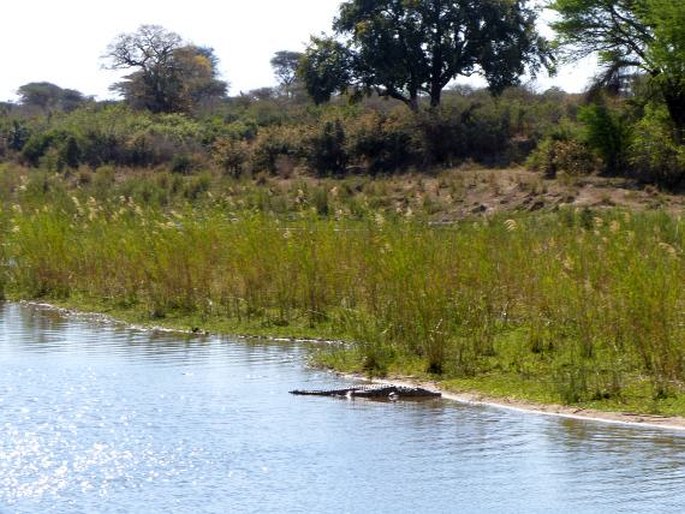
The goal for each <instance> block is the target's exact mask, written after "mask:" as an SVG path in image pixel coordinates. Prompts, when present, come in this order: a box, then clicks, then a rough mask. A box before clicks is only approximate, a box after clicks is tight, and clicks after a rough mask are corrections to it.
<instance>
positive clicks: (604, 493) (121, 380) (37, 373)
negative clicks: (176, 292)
mask: <svg viewBox="0 0 685 514" xmlns="http://www.w3.org/2000/svg"><path fill="white" fill-rule="evenodd" d="M305 351H306V348H304V347H303V346H302V345H299V344H287V345H284V344H275V343H266V342H264V341H261V342H260V341H252V342H246V341H231V340H228V339H221V338H215V337H184V336H178V335H171V334H160V333H148V332H142V331H133V330H127V329H122V328H120V327H115V326H112V325H108V324H105V323H102V322H95V321H93V320H78V319H65V318H62V317H61V316H59V315H58V314H55V313H52V312H49V311H45V310H40V309H38V310H37V309H32V308H26V307H20V306H17V305H4V306H0V365H2V373H0V428H2V436H1V437H0V512H2V513H8V514H9V513H24V512H26V513H34V512H41V513H42V512H70V513H71V512H126V513H130V512H192V511H195V512H198V513H199V512H222V513H223V512H564V511H568V510H570V509H571V508H572V509H573V510H574V511H576V512H606V511H609V512H616V511H630V512H669V511H670V512H678V511H680V510H681V508H682V505H683V504H684V503H685V493H684V492H683V491H682V487H680V485H681V484H682V483H683V480H684V479H685V468H684V464H685V462H684V460H685V457H684V456H685V452H684V450H685V437H683V436H681V435H680V434H679V433H677V432H668V431H656V430H648V429H639V428H632V427H627V426H616V425H603V424H600V423H594V422H589V421H576V420H568V419H556V418H550V417H543V416H536V415H529V414H524V413H519V412H509V411H505V410H498V409H490V408H484V407H471V406H463V405H460V404H457V403H452V402H447V401H441V400H438V401H429V402H421V403H417V402H408V403H403V402H397V403H378V402H369V401H363V400H355V401H349V400H340V399H334V398H321V397H294V396H291V395H289V394H287V391H288V390H290V389H294V388H324V387H341V386H345V385H347V384H348V382H346V381H345V380H343V379H340V378H337V377H335V376H332V375H330V374H327V373H323V372H319V371H313V370H308V369H306V368H305V366H304V358H303V357H304V353H305Z"/></svg>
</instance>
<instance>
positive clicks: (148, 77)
mask: <svg viewBox="0 0 685 514" xmlns="http://www.w3.org/2000/svg"><path fill="white" fill-rule="evenodd" d="M104 58H105V59H106V60H107V61H108V67H109V68H110V69H135V70H136V71H134V72H133V73H131V74H130V75H128V76H126V77H125V79H126V80H125V81H123V82H119V83H117V84H114V85H113V86H111V89H112V90H114V91H118V92H119V93H121V94H122V95H123V96H124V98H125V99H126V100H127V101H128V102H129V103H130V104H131V105H133V106H134V107H137V108H145V109H148V110H150V111H152V112H186V111H190V110H192V109H195V108H197V107H198V105H199V104H200V103H202V102H205V101H210V100H212V99H216V98H223V97H224V96H225V94H226V89H227V84H226V83H225V82H223V81H221V80H218V78H217V76H218V71H217V66H218V59H217V58H216V56H215V55H214V50H213V49H211V48H205V47H198V46H195V45H187V44H184V43H183V40H182V39H181V37H180V36H179V35H178V34H176V33H174V32H169V31H167V30H166V29H164V28H163V27H160V26H158V25H142V26H141V27H140V28H139V29H138V31H137V32H135V33H133V34H120V35H119V36H118V37H117V38H116V39H115V40H114V41H113V42H112V43H111V44H110V45H109V47H108V48H107V53H106V54H105V56H104Z"/></svg>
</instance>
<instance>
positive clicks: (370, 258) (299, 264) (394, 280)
mask: <svg viewBox="0 0 685 514" xmlns="http://www.w3.org/2000/svg"><path fill="white" fill-rule="evenodd" d="M499 173H500V171H498V170H482V171H481V172H480V174H478V173H476V172H469V171H464V170H452V171H451V175H450V177H451V180H452V182H450V181H449V180H447V178H445V177H442V178H437V179H436V178H430V179H424V178H421V179H419V180H415V179H416V177H411V176H408V177H405V178H404V182H403V184H404V187H405V189H396V187H398V186H400V185H401V184H402V180H401V179H400V178H399V177H392V178H389V179H384V178H379V179H374V180H370V179H368V178H365V179H363V181H364V183H365V185H363V187H362V188H361V189H360V190H359V189H357V188H355V187H352V184H351V183H350V182H346V181H339V182H336V181H330V180H327V181H320V182H317V183H316V184H317V185H316V186H314V185H312V184H313V183H309V184H310V185H306V184H305V183H304V182H303V183H301V184H300V187H299V188H298V189H297V191H296V192H294V193H293V194H294V195H295V198H293V199H291V200H292V202H291V201H290V200H289V198H290V197H289V195H290V193H291V192H293V191H292V189H293V188H294V187H295V186H294V185H293V184H291V185H290V186H286V185H285V184H281V185H282V186H283V189H281V192H280V193H279V191H278V190H277V189H273V190H272V188H271V185H270V184H265V185H260V184H259V183H250V184H248V183H238V182H236V183H234V186H235V188H234V187H233V186H231V187H227V188H226V189H224V190H223V191H226V194H224V193H222V192H221V191H222V190H217V191H215V192H214V193H212V194H211V195H210V194H209V192H208V194H207V196H206V197H204V198H202V199H196V200H194V201H193V202H190V203H178V204H177V203H173V204H170V205H168V206H165V207H162V206H161V205H148V204H145V203H140V202H139V201H136V200H135V199H134V198H133V197H130V196H123V195H119V196H116V195H105V194H104V193H103V192H100V193H101V195H100V196H97V197H96V196H91V195H90V193H93V194H95V193H96V191H94V190H90V189H88V187H87V186H80V187H78V188H76V189H69V187H71V186H70V185H69V184H66V183H64V182H60V181H59V179H58V178H55V177H51V178H50V181H49V182H47V183H36V184H33V183H32V182H31V181H32V180H34V179H35V180H39V177H38V176H36V177H34V178H31V177H27V178H26V179H25V181H26V186H25V187H24V186H22V187H24V189H22V188H17V189H13V190H12V191H11V195H10V196H8V200H7V202H8V203H5V204H3V210H2V211H0V238H1V240H0V261H1V262H2V264H3V266H2V268H0V291H1V292H2V294H4V295H5V296H6V297H7V298H13V299H22V298H24V299H36V300H38V301H45V302H48V303H52V304H58V305H62V306H65V307H67V308H76V309H78V310H82V311H94V312H101V313H105V314H108V315H110V316H112V317H113V318H116V319H122V320H124V321H126V322H128V323H131V324H134V325H148V326H149V325H152V326H165V327H169V328H181V329H184V330H186V331H188V332H190V333H202V332H204V331H209V332H212V333H224V334H247V335H254V336H271V337H286V338H298V339H316V340H318V339H327V340H335V341H351V342H354V344H351V343H350V344H346V345H327V346H326V351H321V352H317V354H316V355H315V357H314V358H315V360H316V363H317V365H319V366H321V367H325V368H330V369H335V370H338V371H342V372H354V373H361V374H364V375H367V376H375V377H378V376H412V377H415V378H416V379H418V380H436V381H439V382H440V383H441V386H442V387H443V388H444V389H445V390H450V391H478V394H480V395H484V396H486V397H492V398H512V399H515V400H517V401H523V402H531V403H533V404H542V405H547V404H561V405H571V406H573V408H576V409H586V410H587V409H593V410H597V411H612V412H623V411H627V412H636V413H645V414H649V415H662V416H663V415H667V416H683V415H685V358H684V357H683V355H684V352H683V351H682V343H681V342H682V341H683V340H685V324H683V323H682V312H685V291H683V289H682V288H681V287H679V284H682V283H683V282H684V281H685V251H684V249H685V222H683V220H682V219H681V218H680V216H679V215H678V212H679V205H680V204H679V203H678V201H680V200H674V201H673V202H671V201H670V200H669V199H668V198H665V197H662V196H654V197H652V196H649V195H650V194H651V193H650V192H649V191H647V190H644V191H639V192H635V193H634V195H630V194H629V191H626V190H623V191H621V190H620V189H611V186H610V185H611V182H605V183H604V185H603V187H604V188H606V190H607V191H609V192H607V193H606V194H601V195H599V199H598V201H601V202H600V203H601V205H594V204H593V205H594V206H592V207H591V206H588V205H587V204H586V205H584V206H582V207H581V205H582V204H580V203H577V202H579V200H578V197H575V198H576V200H573V198H572V196H571V195H570V194H566V195H563V198H566V200H568V201H569V202H571V203H570V204H568V205H566V204H563V203H556V204H554V205H553V206H550V207H549V208H548V207H545V206H546V205H547V203H548V202H550V201H551V197H550V196H549V195H556V194H557V193H553V191H557V190H558V188H561V187H562V186H563V184H562V182H561V180H558V181H548V180H543V179H542V178H541V177H538V180H539V183H540V184H542V186H541V187H540V188H537V189H536V191H537V192H533V191H531V190H530V189H526V188H524V186H523V183H524V180H523V179H522V178H519V179H516V180H513V179H512V175H511V173H508V172H506V171H501V175H502V176H501V177H500V176H499ZM521 173H525V172H521ZM469 176H472V177H478V178H477V180H474V181H471V179H469V178H468V177H469ZM522 176H523V175H522ZM506 177H509V179H506ZM490 178H492V180H493V182H491V183H490V182H488V181H489V180H490ZM500 179H501V180H504V181H505V182H506V181H507V180H508V182H507V183H509V185H510V186H507V187H510V188H511V190H512V191H514V192H515V193H516V198H518V200H516V201H514V200H513V199H512V197H510V196H509V193H507V191H509V189H507V187H505V184H504V183H502V182H499V180H500ZM588 180H589V179H588ZM52 181H54V182H52ZM593 182H595V183H596V184H598V183H599V179H598V178H594V179H593ZM441 184H442V185H441ZM450 184H451V186H454V188H455V189H454V194H455V195H456V193H457V192H458V191H465V192H467V196H468V195H471V194H472V193H473V194H475V193H478V194H480V195H483V194H485V193H488V191H489V193H488V194H490V197H488V199H487V200H486V199H484V197H483V196H480V197H479V200H478V202H480V203H481V204H483V205H486V204H490V205H494V204H497V205H499V206H500V208H501V209H502V211H501V212H495V211H493V210H491V209H490V208H485V209H475V211H477V212H475V211H474V209H473V208H472V209H470V210H469V212H470V214H464V212H465V210H464V209H467V206H468V205H470V202H471V201H472V200H473V197H470V196H469V199H468V200H465V202H466V203H460V202H459V200H457V198H458V197H457V196H452V195H449V194H447V189H445V188H449V187H451V186H450ZM458 184H461V185H463V186H464V188H462V189H456V187H457V185H458ZM434 186H435V187H438V189H432V188H433V187H434ZM315 187H316V188H315ZM588 187H589V186H588ZM596 188H597V187H596V186H595V187H594V189H596ZM591 189H593V188H591ZM422 191H423V196H421V205H422V206H423V207H422V209H423V210H421V211H415V210H414V208H417V209H418V205H419V204H418V203H415V200H417V198H418V197H419V196H420V193H421V192H422ZM431 191H432V193H431ZM526 191H527V192H526ZM28 192H30V193H31V194H30V195H29V194H28ZM510 192H511V191H510ZM654 193H655V194H657V195H660V194H659V193H658V192H654ZM498 194H499V195H500V196H499V197H498V196H497V195H498ZM521 195H536V196H534V197H532V199H530V198H529V199H528V200H525V201H524V198H523V197H522V196H521ZM438 197H439V198H440V200H438ZM585 197H587V195H585ZM247 198H255V199H256V198H262V199H263V200H264V202H261V203H249V205H246V204H244V203H242V204H241V203H239V202H240V201H242V200H245V199H247ZM402 198H405V199H407V201H408V202H410V203H408V204H402V202H401V199H402ZM498 198H500V200H499V202H497V199H498ZM559 198H562V197H559ZM614 198H615V200H614ZM621 198H623V200H625V201H628V200H631V201H635V200H636V199H637V198H645V199H646V198H654V199H658V200H660V201H665V202H666V205H661V206H656V205H654V206H651V207H650V206H649V205H648V204H640V206H632V205H631V204H626V205H623V204H617V205H612V204H616V202H618V201H619V200H620V199H621ZM241 199H242V200H241ZM267 199H268V200H269V201H268V202H267V201H266V200H267ZM409 199H411V201H409ZM504 200H506V201H507V202H509V203H508V204H507V202H504ZM572 200H573V201H572ZM441 202H442V203H441ZM530 202H533V204H531V205H529V207H530V208H525V209H524V208H523V206H524V205H528V204H529V203H530ZM258 205H260V206H261V207H258ZM277 205H280V206H281V208H282V210H275V206H277ZM507 205H509V207H507ZM514 205H517V207H513V206H514ZM535 205H538V207H539V208H538V207H535ZM457 208H459V209H461V210H459V211H456V210H455V209H457ZM459 213H461V214H459ZM441 220H446V221H445V222H443V221H441Z"/></svg>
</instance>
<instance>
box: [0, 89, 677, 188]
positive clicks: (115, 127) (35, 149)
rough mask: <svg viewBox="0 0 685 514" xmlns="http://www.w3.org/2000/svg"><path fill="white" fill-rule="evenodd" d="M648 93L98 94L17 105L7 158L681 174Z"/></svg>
mask: <svg viewBox="0 0 685 514" xmlns="http://www.w3.org/2000/svg"><path fill="white" fill-rule="evenodd" d="M639 99H640V96H639V94H635V93H633V94H632V95H631V97H629V98H627V97H622V96H620V95H614V96H612V95H610V94H609V93H607V92H601V91H600V92H595V93H594V94H589V95H571V94H566V93H564V92H563V91H561V90H558V89H550V90H548V91H546V92H544V93H534V92H531V91H529V90H527V89H525V88H511V89H508V90H506V91H505V92H504V93H503V94H502V95H501V96H499V97H492V96H491V95H490V94H489V92H488V91H486V90H470V89H466V88H461V89H458V90H452V91H448V92H447V93H446V94H445V96H444V100H443V102H442V104H441V106H440V107H439V108H434V109H428V108H427V109H422V110H420V111H418V112H413V111H411V110H409V109H406V108H405V107H404V105H402V103H401V102H398V101H394V100H387V99H381V98H378V97H371V98H368V99H366V100H363V101H361V102H358V103H349V102H348V101H347V100H346V99H345V98H340V99H338V100H337V101H334V102H332V103H329V104H326V105H319V106H316V105H314V104H313V103H311V102H310V101H309V100H308V99H307V98H306V97H305V96H303V95H300V96H298V95H279V94H276V93H275V92H273V91H270V90H262V91H257V92H253V93H251V94H246V95H241V96H239V97H233V98H228V99H226V100H224V101H222V102H221V103H218V104H216V105H214V106H213V107H212V108H211V109H205V110H203V111H201V112H198V113H196V114H192V115H191V114H182V113H157V114H154V113H151V112H149V111H147V110H134V109H132V108H131V107H129V106H127V105H125V104H124V103H116V102H100V103H98V102H94V101H92V100H88V99H83V100H82V101H81V102H80V103H79V104H78V105H76V106H74V105H73V104H70V105H69V108H68V109H64V108H59V107H52V108H38V107H36V106H35V105H11V104H5V105H4V106H3V108H2V110H1V111H0V159H2V160H5V161H12V162H17V163H21V164H24V165H27V166H30V167H41V168H45V169H48V170H52V171H56V172H65V173H66V172H69V171H70V170H75V169H78V168H79V167H83V166H85V167H88V168H90V169H93V170H97V168H98V167H100V166H105V165H108V166H116V167H121V168H127V167H130V168H140V167H143V168H157V167H159V168H164V169H171V170H172V171H175V172H178V173H184V174H190V173H194V172H196V171H201V170H202V171H206V170H217V171H218V172H221V173H225V174H229V175H233V176H257V175H259V174H270V175H279V176H282V177H289V176H292V175H293V174H296V173H300V174H311V175H315V176H331V177H342V176H346V175H350V174H360V173H364V174H378V173H383V174H391V173H397V172H403V171H408V170H409V171H430V170H436V169H439V168H443V167H453V166H458V165H460V164H462V163H465V162H469V161H470V162H474V163H478V164H482V165H486V166H492V167H498V166H511V165H520V164H525V163H527V164H528V165H529V166H531V167H533V168H536V169H539V170H541V172H543V173H544V174H546V175H547V176H549V177H553V176H556V175H557V174H559V173H562V174H571V175H581V174H590V173H604V174H611V175H623V176H631V177H635V178H639V179H641V180H643V181H646V182H658V183H661V184H664V185H668V186H674V185H677V184H678V183H679V182H680V181H681V179H682V176H683V172H684V171H685V158H684V155H685V154H684V153H683V150H682V145H679V144H678V143H676V142H675V141H674V139H673V137H671V135H670V132H669V130H670V129H669V124H668V117H667V115H666V112H665V110H664V109H663V107H659V106H658V105H653V104H651V103H650V102H649V99H648V98H646V97H645V99H644V100H643V101H640V100H639Z"/></svg>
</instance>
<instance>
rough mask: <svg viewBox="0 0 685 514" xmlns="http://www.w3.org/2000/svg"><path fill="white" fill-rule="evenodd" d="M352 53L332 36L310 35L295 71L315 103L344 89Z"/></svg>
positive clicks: (349, 76)
mask: <svg viewBox="0 0 685 514" xmlns="http://www.w3.org/2000/svg"><path fill="white" fill-rule="evenodd" d="M351 59H352V55H351V54H350V52H349V50H348V49H347V48H345V46H344V45H342V44H341V43H339V42H338V41H335V40H334V39H332V38H325V37H321V38H317V37H312V38H311V41H310V43H309V46H308V47H307V50H306V51H305V54H304V56H303V57H302V59H301V61H300V65H299V68H298V74H299V76H300V78H301V80H302V82H304V84H305V88H306V90H307V93H309V96H310V97H311V98H312V100H314V103H316V104H317V105H319V104H322V103H325V102H328V101H330V99H331V96H332V95H333V94H334V93H336V92H338V93H343V92H345V91H346V90H347V88H348V86H349V84H350V82H351V80H352V76H351V75H350V66H351Z"/></svg>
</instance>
